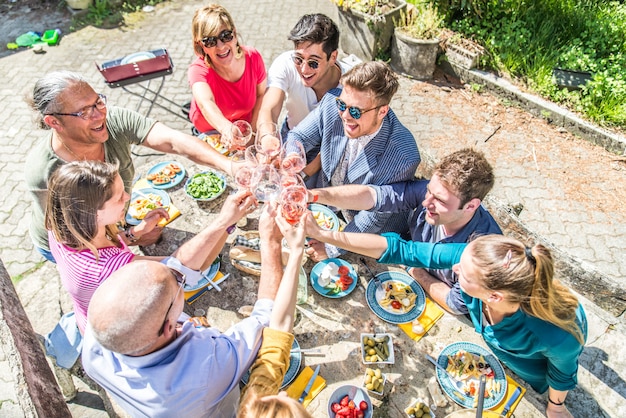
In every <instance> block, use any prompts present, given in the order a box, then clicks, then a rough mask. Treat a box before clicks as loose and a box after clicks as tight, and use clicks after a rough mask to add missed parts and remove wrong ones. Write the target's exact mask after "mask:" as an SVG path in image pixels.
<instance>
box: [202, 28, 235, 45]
mask: <svg viewBox="0 0 626 418" xmlns="http://www.w3.org/2000/svg"><path fill="white" fill-rule="evenodd" d="M234 37H235V35H233V31H232V30H229V29H226V30H223V31H221V32H220V34H219V35H217V36H206V37H204V38H202V45H204V46H205V48H213V47H214V46H215V45H217V40H218V39H219V40H220V41H222V43H224V44H225V43H226V42H230V41H232V40H233V38H234Z"/></svg>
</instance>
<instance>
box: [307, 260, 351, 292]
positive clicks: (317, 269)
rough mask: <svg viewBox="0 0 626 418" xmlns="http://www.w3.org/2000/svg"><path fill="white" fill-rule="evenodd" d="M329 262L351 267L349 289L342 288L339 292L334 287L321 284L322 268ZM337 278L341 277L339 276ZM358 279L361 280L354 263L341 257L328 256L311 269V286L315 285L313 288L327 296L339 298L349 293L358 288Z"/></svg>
mask: <svg viewBox="0 0 626 418" xmlns="http://www.w3.org/2000/svg"><path fill="white" fill-rule="evenodd" d="M328 263H335V264H337V266H346V267H348V268H349V269H350V273H348V274H349V275H350V277H351V278H352V284H351V285H350V287H348V289H346V290H340V291H338V292H337V291H334V290H333V289H334V288H332V287H323V286H320V284H319V283H318V280H319V277H320V274H322V270H324V267H326V265H327V264H328ZM336 279H339V276H337V277H336ZM358 281H359V278H358V277H357V275H356V272H355V271H354V268H353V267H352V265H351V264H350V263H348V262H347V261H345V260H342V259H340V258H327V259H326V260H322V261H320V262H319V263H317V264H316V265H315V266H313V268H312V269H311V286H313V289H315V291H316V292H317V293H319V294H320V295H322V296H326V297H327V298H332V299H339V298H342V297H344V296H347V295H349V294H350V293H351V292H352V291H353V290H354V289H355V288H356V284H357V282H358Z"/></svg>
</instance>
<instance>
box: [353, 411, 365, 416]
mask: <svg viewBox="0 0 626 418" xmlns="http://www.w3.org/2000/svg"><path fill="white" fill-rule="evenodd" d="M364 417H365V414H363V411H357V413H356V417H355V418H364Z"/></svg>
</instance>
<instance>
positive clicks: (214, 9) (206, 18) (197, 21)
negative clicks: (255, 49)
mask: <svg viewBox="0 0 626 418" xmlns="http://www.w3.org/2000/svg"><path fill="white" fill-rule="evenodd" d="M222 26H226V28H227V29H228V30H232V31H233V32H234V34H235V36H237V30H236V29H235V22H234V21H233V18H232V17H231V16H230V13H228V10H226V9H225V8H224V6H221V5H219V4H209V5H208V6H204V7H201V8H199V9H197V10H196V12H195V13H194V15H193V19H192V20H191V41H192V46H193V50H194V52H195V53H196V55H197V56H199V57H201V58H203V59H204V63H205V64H206V65H207V66H208V67H211V65H212V64H211V59H210V58H209V55H208V54H207V53H205V52H204V49H203V47H202V39H203V38H205V37H207V36H217V35H218V31H219V30H220V28H221V27H222ZM242 56H243V51H242V49H241V46H240V45H239V40H237V53H236V54H235V58H237V59H239V58H241V57H242Z"/></svg>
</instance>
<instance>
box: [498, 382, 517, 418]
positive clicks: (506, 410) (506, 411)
mask: <svg viewBox="0 0 626 418" xmlns="http://www.w3.org/2000/svg"><path fill="white" fill-rule="evenodd" d="M521 394H522V388H520V387H519V386H518V387H517V389H515V392H513V395H512V396H511V398H510V399H509V400H508V402H507V403H506V405H504V409H503V410H502V413H501V414H500V417H502V418H506V416H507V415H508V414H509V410H510V409H511V407H512V406H513V404H514V403H515V401H517V398H519V397H520V395H521Z"/></svg>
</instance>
